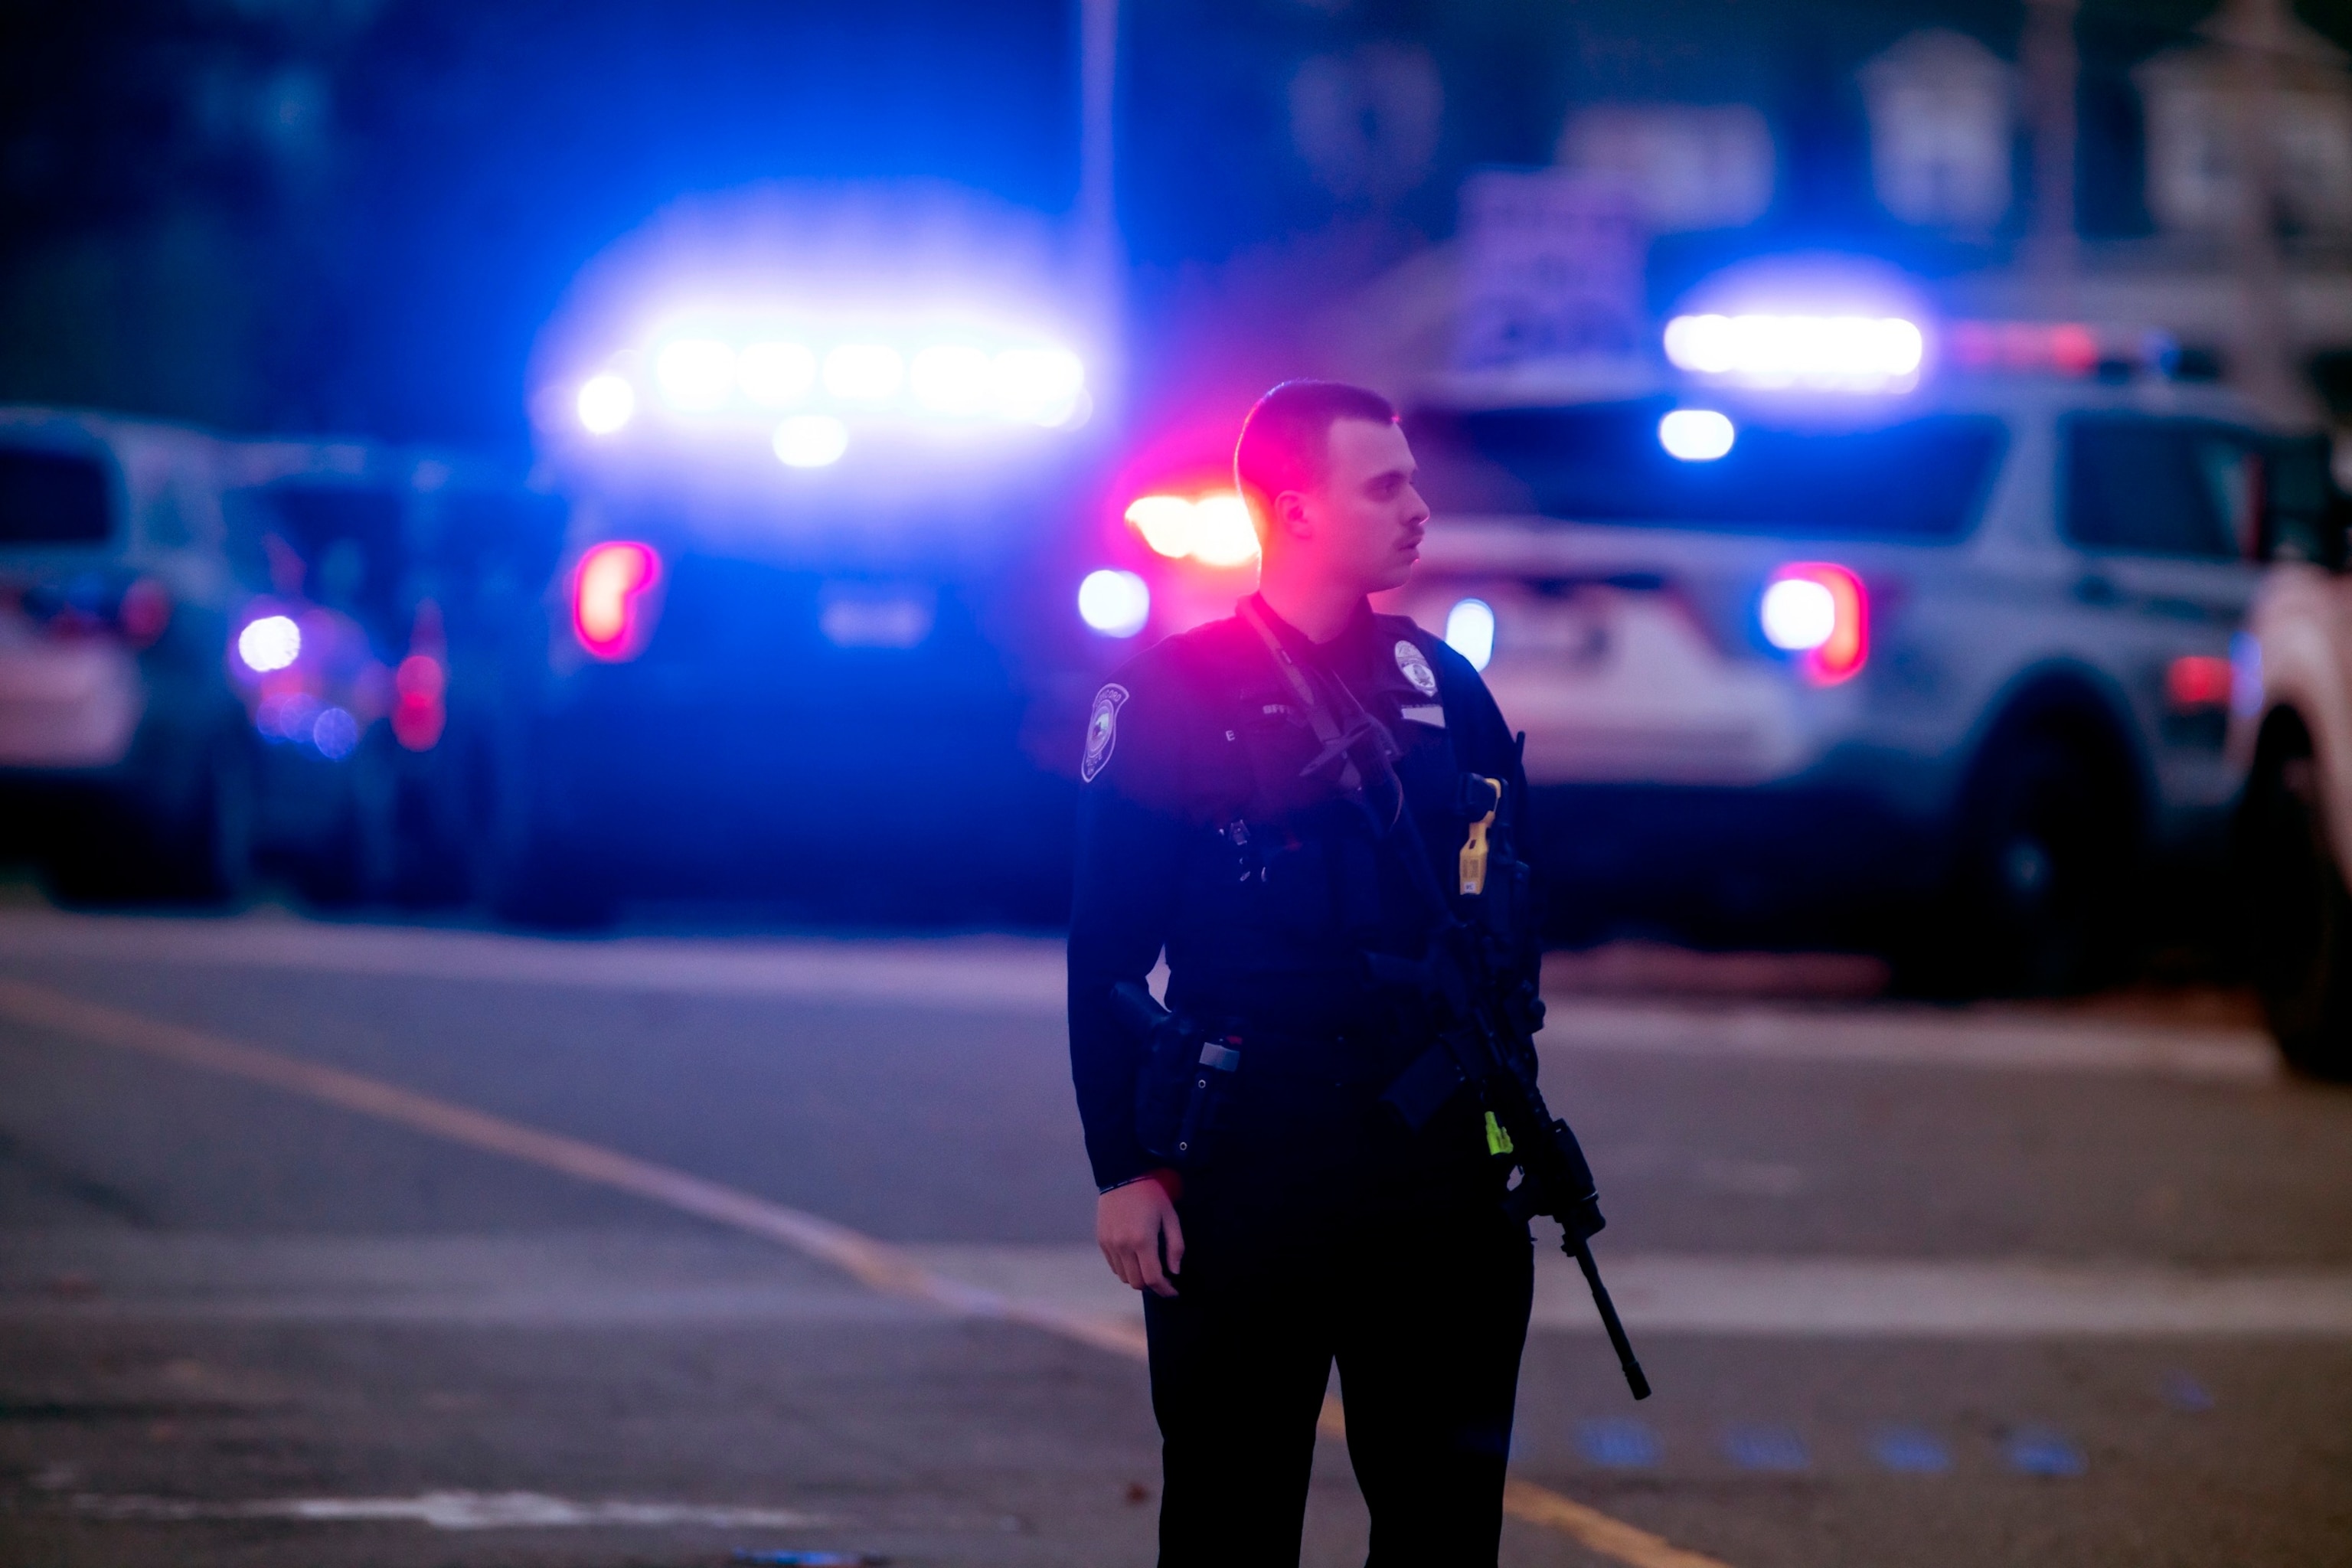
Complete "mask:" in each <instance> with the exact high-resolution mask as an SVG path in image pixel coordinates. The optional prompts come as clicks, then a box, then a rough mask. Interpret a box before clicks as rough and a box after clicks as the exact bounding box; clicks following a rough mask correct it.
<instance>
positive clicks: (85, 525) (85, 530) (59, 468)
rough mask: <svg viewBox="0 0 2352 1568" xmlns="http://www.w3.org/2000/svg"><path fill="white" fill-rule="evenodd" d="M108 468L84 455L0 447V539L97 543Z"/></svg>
mask: <svg viewBox="0 0 2352 1568" xmlns="http://www.w3.org/2000/svg"><path fill="white" fill-rule="evenodd" d="M106 489H107V486H106V470H105V469H103V468H100V466H99V465H98V464H97V463H96V462H94V461H93V460H91V459H90V458H80V457H75V456H73V455H72V454H70V453H66V452H40V451H34V450H31V449H29V448H26V447H0V544H101V543H104V542H105V541H106V538H107V536H108V534H110V533H111V532H112V531H113V519H112V509H111V508H110V506H109V505H108V504H107V495H106Z"/></svg>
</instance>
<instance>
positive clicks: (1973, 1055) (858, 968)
mask: <svg viewBox="0 0 2352 1568" xmlns="http://www.w3.org/2000/svg"><path fill="white" fill-rule="evenodd" d="M27 959H66V960H82V961H95V962H108V963H121V962H131V963H168V964H184V965H193V966H200V967H207V968H247V969H277V970H289V971H307V972H311V973H335V974H362V975H372V976H387V977H401V978H413V979H425V980H460V981H472V982H487V983H492V984H530V985H551V986H563V987H571V988H575V989H583V990H594V991H621V992H633V993H648V992H650V993H663V994H676V995H690V996H716V997H747V998H776V999H785V1000H795V1001H809V1002H836V1003H850V1004H857V1005H877V1006H892V1007H921V1008H940V1009H947V1010H952V1011H959V1012H983V1013H992V1014H1000V1015H1013V1016H1026V1017H1034V1018H1037V1019H1039V1020H1040V1021H1045V1020H1058V1019H1059V1018H1060V1016H1061V1015H1062V1009H1063V1007H1064V1005H1065V990H1066V971H1065V968H1064V964H1063V956H1062V944H1061V943H1060V942H1058V941H1053V940H1047V939H1042V938H1022V937H1003V936H991V937H948V938H939V939H930V940H917V939H910V940H903V941H882V942H866V941H857V942H853V941H839V942H824V941H813V940H812V941H769V940H743V941H734V940H725V939H719V940H713V939H701V938H697V939H685V938H669V937H622V938H614V939H609V940H587V941H562V940H555V939H551V938H544V937H527V936H517V935H511V934H508V933H503V932H492V931H438V930H425V929H418V928H413V927H401V926H345V925H328V924H317V923H311V922H308V921H296V920H291V919H287V918H284V917H269V916H258V915H257V916H244V917H239V918H235V919H228V920H198V919H124V918H121V917H103V916H94V915H72V914H63V913H52V912H48V911H37V910H13V911H8V912H5V913H0V961H7V960H27ZM1546 1000H1547V1002H1548V1003H1549V1007H1550V1022H1549V1026H1547V1027H1546V1029H1545V1031H1544V1033H1543V1035H1542V1036H1541V1037H1540V1039H1541V1043H1542V1045H1543V1047H1544V1049H1545V1051H1546V1053H1547V1054H1551V1055H1560V1056H1568V1057H1573V1056H1577V1055H1580V1054H1585V1053H1604V1054H1612V1055H1626V1056H1648V1057H1667V1058H1716V1059H1727V1060H1734V1061H1758V1062H1799V1063H1826V1064H1846V1065H1852V1066H1903V1067H1934V1068H1968V1069H1990V1070H2003V1071H2052V1072H2074V1073H2126V1074H2146V1075H2155V1076H2161V1077H2173V1078H2187V1079H2218V1080H2221V1081H2227V1082H2237V1083H2263V1082H2271V1081H2274V1080H2276V1079H2279V1078H2280V1077H2281V1075H2282V1069H2281V1068H2280V1065H2279V1060H2278V1054H2277V1052H2276V1051H2275V1050H2273V1048H2272V1047H2271V1044H2270V1041H2269V1040H2268V1038H2267V1037H2264V1036H2263V1034H2262V1033H2261V1031H2259V1030H2256V1029H2251V1028H2246V1027H2242V1026H2228V1025H2188V1024H2158V1023H2126V1022H2120V1021H2116V1020H2114V1019H2106V1018H2096V1017H2086V1016H2082V1015H2081V1014H2080V1013H2079V1012H2073V1011H2068V1010H2063V1009H2060V1008H2054V1007H2032V1006H2027V1005H1999V1004H1988V1005H1976V1006H1969V1007H1949V1008H1946V1007H1928V1006H1922V1005H1911V1004H1902V1003H1855V1004H1849V1005H1840V1004H1821V1003H1801V1002H1799V1003H1790V1002H1769V1003H1767V1002H1747V1003H1740V1002H1728V1001H1703V1000H1701V1001H1663V1000H1661V1001H1648V1000H1624V999H1615V998H1601V997H1594V996H1590V995H1583V994H1576V993H1572V992H1561V991H1558V990H1554V991H1552V992H1550V993H1549V994H1547V997H1546Z"/></svg>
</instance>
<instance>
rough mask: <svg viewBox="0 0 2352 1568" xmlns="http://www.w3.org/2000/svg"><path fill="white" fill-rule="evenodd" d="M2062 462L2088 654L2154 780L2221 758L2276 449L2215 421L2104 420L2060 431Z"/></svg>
mask: <svg viewBox="0 0 2352 1568" xmlns="http://www.w3.org/2000/svg"><path fill="white" fill-rule="evenodd" d="M2063 450H2064V458H2063V462H2064V469H2063V479H2062V484H2063V503H2064V504H2063V510H2062V516H2063V530H2064V533H2065V536H2066V539H2067V541H2068V542H2069V543H2071V544H2072V545H2073V546H2074V548H2075V549H2076V551H2077V552H2079V558H2078V567H2079V571H2078V574H2077V576H2076V579H2075V581H2074V586H2073V595H2074V599H2075V601H2076V602H2077V603H2078V604H2079V605H2081V606H2082V607H2083V609H2084V611H2085V612H2086V615H2085V621H2084V625H2085V628H2086V632H2087V639H2086V643H2087V646H2086V647H2085V652H2086V653H2087V654H2088V656H2089V657H2090V658H2091V660H2092V662H2094V663H2095V664H2096V665H2097V666H2098V667H2100V668H2103V669H2105V671H2106V672H2107V673H2108V674H2109V675H2110V676H2112V677H2113V678H2115V679H2116V681H2117V682H2118V683H2119V684H2120V685H2121V686H2122V687H2123V688H2124V689H2125V690H2126V692H2128V693H2129V695H2130V698H2131V700H2132V705H2133V708H2134V710H2135V711H2136V713H2137V716H2138V718H2139V720H2140V722H2141V724H2142V726H2143V730H2144V735H2145V738H2146V739H2147V741H2149V742H2152V743H2153V745H2152V750H2153V751H2154V752H2155V753H2156V754H2157V756H2158V763H2159V767H2161V765H2162V763H2163V761H2164V756H2165V753H2171V754H2172V755H2174V756H2176V757H2179V756H2184V755H2187V756H2195V757H2200V758H2202V757H2218V756H2219V754H2220V752H2221V747H2222V743H2223V741H2224V739H2225V736H2226V731H2227V726H2228V720H2229V700H2230V687H2231V665H2230V653H2231V637H2233V636H2234V635H2235V634H2236V632H2237V631H2238V629H2239V628H2240V626H2242V625H2243V624H2244V621H2245V616H2246V611H2247V607H2248V605H2250V604H2251V603H2252V597H2253V593H2254V588H2255V585H2256V584H2257V581H2258V578H2259V574H2260V567H2259V565H2258V563H2257V556H2258V555H2259V552H2260V551H2261V548H2262V543H2263V533H2264V521H2263V520H2264V516H2265V505H2266V500H2267V498H2268V497H2269V494H2270V491H2271V489H2272V480H2273V476H2274V473H2275V471H2276V470H2277V469H2278V468H2279V467H2280V458H2281V455H2282V448H2281V446H2280V444H2279V443H2277V442H2276V441H2274V440H2272V439H2270V438H2268V437H2263V436H2262V435H2260V434H2258V433H2257V432H2254V431H2252V430H2248V429H2244V428H2242V427H2239V426H2231V425H2228V424H2224V423H2221V422H2218V421H2212V420H2204V419H2188V418H2178V417H2163V416H2148V415H2141V414H2129V413H2115V414H2109V413H2100V414H2082V415H2077V416H2073V417H2071V418H2069V419H2068V420H2067V421H2066V423H2065V428H2064V446H2063Z"/></svg>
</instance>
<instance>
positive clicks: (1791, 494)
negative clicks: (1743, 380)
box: [1409, 399, 2006, 540]
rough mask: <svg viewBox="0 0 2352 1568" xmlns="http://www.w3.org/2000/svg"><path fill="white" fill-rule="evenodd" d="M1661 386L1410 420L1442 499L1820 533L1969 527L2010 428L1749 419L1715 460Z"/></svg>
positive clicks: (1600, 517)
mask: <svg viewBox="0 0 2352 1568" xmlns="http://www.w3.org/2000/svg"><path fill="white" fill-rule="evenodd" d="M1674 407H1675V405H1674V404H1673V403H1671V402H1668V401H1665V400H1663V399H1643V400H1642V401H1640V402H1636V403H1609V404H1589V405H1580V406H1576V407H1569V408H1512V409H1489V410H1482V411H1479V412H1475V413H1447V414H1423V415H1420V416H1415V417H1414V418H1413V420H1412V422H1411V424H1410V426H1409V430H1410V433H1411V435H1412V443H1413V449H1414V453H1415V455H1416V456H1417V457H1418V458H1420V460H1421V465H1422V476H1423V483H1422V486H1421V489H1422V492H1423V495H1425V496H1426V497H1428V499H1429V502H1430V505H1431V506H1432V507H1433V508H1434V509H1436V510H1439V511H1441V512H1444V511H1471V512H1535V513H1538V514H1539V515H1541V516H1544V517H1550V518H1559V519H1560V520H1562V521H1576V522H1608V523H1632V524H1637V525H1648V526H1653V527H1693V528H1715V529H1734V530H1740V531H1758V532H1776V533H1801V534H1805V535H1809V536H1813V537H1820V538H1841V539H1890V540H1949V539H1957V538H1958V537H1959V536H1960V535H1961V534H1963V533H1965V532H1967V531H1968V530H1969V526H1970V524H1971V523H1973V522H1974V521H1975V520H1976V515H1977V510H1978V508H1979V506H1980V505H1981V504H1982V502H1983V500H1984V496H1985V491H1986V489H1987V487H1988V484H1989V482H1990V479H1991V476H1992V472H1993V468H1994V464H1995V462H1996V460H1997V459H1998V458H1999V457H2000V451H2001V447H2002V445H2003V443H2004V441H2005V439H2006V432H2005V430H2004V428H2003V426H2002V425H2001V422H2000V420H1999V419H1997V418H1994V417H1992V416H1988V415H1958V414H1938V415H1930V416H1926V417H1923V418H1918V419H1912V420H1906V421H1905V422H1904V423H1902V424H1898V425H1887V426H1877V427H1875V428H1873V429H1866V430H1820V429H1797V428H1774V427H1770V426H1757V425H1751V424H1748V423H1746V422H1744V421H1742V422H1740V423H1739V424H1738V429H1737V435H1736V437H1735V438H1734V440H1733V442H1732V446H1731V449H1730V450H1729V451H1728V452H1727V453H1725V454H1724V455H1723V456H1722V457H1719V458H1715V459H1714V460H1712V461H1707V462H1686V461H1684V460H1682V459H1679V458H1674V457H1672V456H1670V455H1668V453H1667V452H1666V450H1665V448H1664V446H1663V445H1661V444H1660V440H1659V435H1658V422H1659V421H1660V420H1661V419H1662V418H1663V417H1664V416H1665V415H1666V414H1667V413H1669V412H1670V411H1672V409H1673V408H1674Z"/></svg>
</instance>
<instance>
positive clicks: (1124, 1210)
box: [1095, 1176, 1184, 1296]
mask: <svg viewBox="0 0 2352 1568" xmlns="http://www.w3.org/2000/svg"><path fill="white" fill-rule="evenodd" d="M1162 1237H1165V1238H1166V1241H1167V1255H1168V1266H1167V1268H1165V1269H1163V1268H1161V1267H1160V1241H1161V1238H1162ZM1095 1245H1096V1246H1097V1247H1101V1248H1102V1255H1103V1257H1104V1258H1107V1259H1108V1261H1109V1263H1110V1271H1111V1272H1112V1273H1114V1274H1116V1275H1118V1278H1119V1281H1120V1283H1122V1284H1124V1285H1126V1286H1127V1288H1128V1289H1130V1290H1150V1291H1153V1292H1155V1293H1157V1294H1159V1295H1161V1296H1173V1295H1174V1294H1176V1286H1175V1282H1174V1281H1173V1280H1172V1279H1170V1276H1171V1275H1173V1274H1176V1273H1178V1272H1180V1271H1181V1269H1182V1268H1183V1267H1184V1227H1183V1226H1181V1225H1180V1224H1179V1223H1178V1222H1177V1219H1176V1205H1174V1204H1173V1203H1171V1202H1170V1201H1169V1198H1168V1189H1167V1188H1165V1187H1163V1186H1161V1185H1160V1184H1159V1183H1158V1182H1156V1181H1153V1180H1152V1179H1151V1178H1150V1177H1149V1176H1146V1177H1145V1178H1144V1179H1143V1180H1142V1181H1139V1182H1129V1183H1128V1184H1127V1185H1125V1186H1123V1187H1113V1188H1112V1189H1111V1190H1110V1191H1108V1192H1107V1193H1105V1194H1103V1195H1102V1196H1100V1197H1098V1198H1097V1199H1096V1200H1095Z"/></svg>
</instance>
